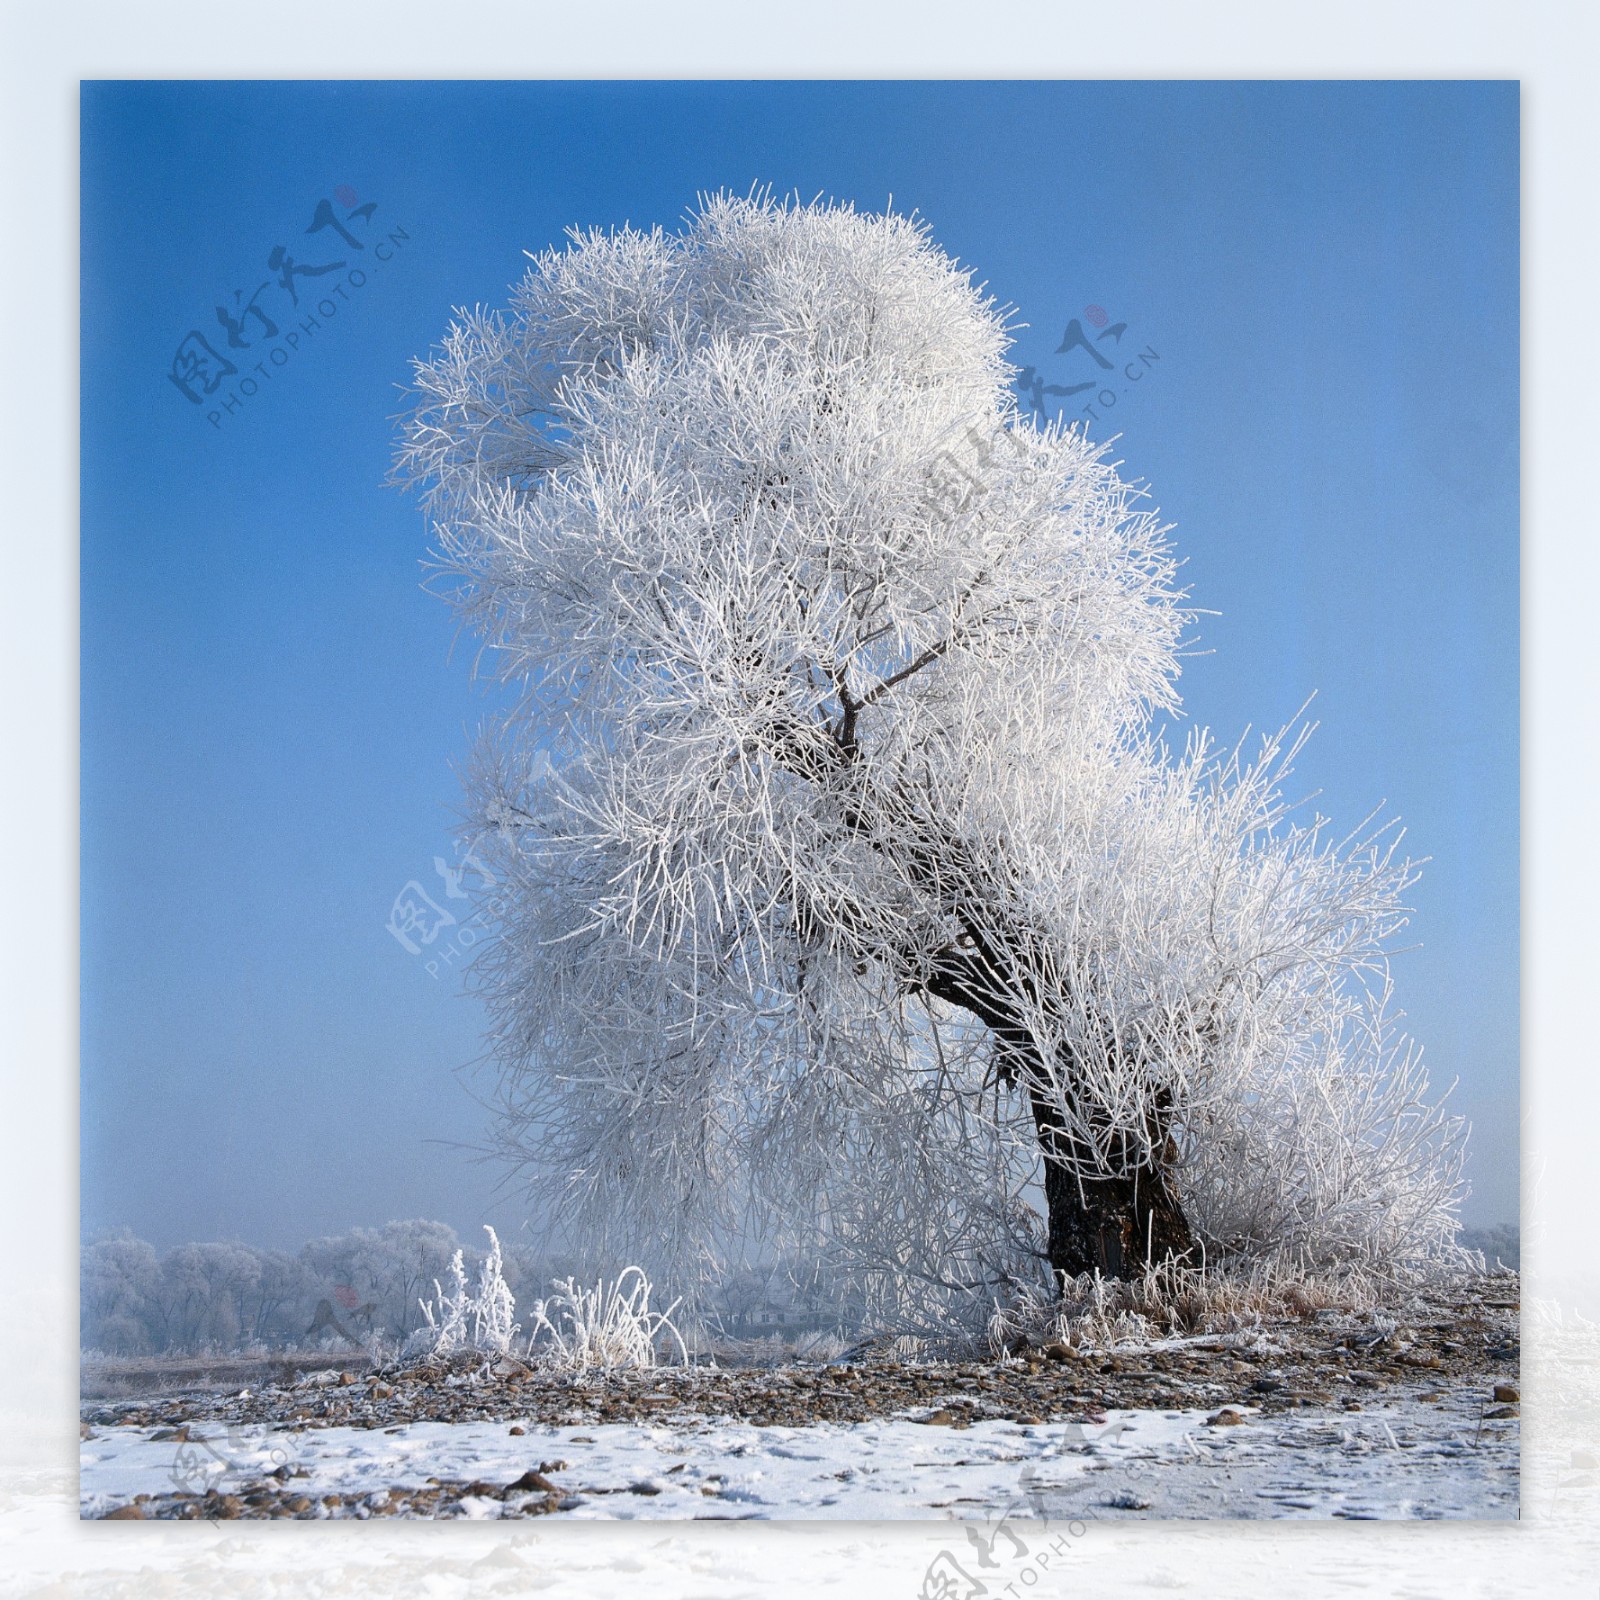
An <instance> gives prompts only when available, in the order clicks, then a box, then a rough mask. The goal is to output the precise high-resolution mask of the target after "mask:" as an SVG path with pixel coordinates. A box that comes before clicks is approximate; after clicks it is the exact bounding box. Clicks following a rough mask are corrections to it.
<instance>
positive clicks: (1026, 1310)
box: [989, 1262, 1400, 1355]
mask: <svg viewBox="0 0 1600 1600" xmlns="http://www.w3.org/2000/svg"><path fill="white" fill-rule="evenodd" d="M1397 1292H1400V1286H1398V1285H1397V1284H1395V1283H1394V1282H1393V1281H1391V1280H1389V1279H1387V1278H1384V1277H1381V1276H1375V1275H1373V1274H1371V1273H1368V1272H1365V1271H1363V1270H1361V1269H1360V1268H1359V1267H1349V1268H1346V1269H1344V1270H1342V1271H1340V1272H1338V1273H1333V1272H1314V1271H1309V1270H1306V1269H1303V1268H1292V1267H1283V1266H1279V1265H1275V1264H1271V1263H1268V1264H1257V1265H1255V1266H1252V1267H1243V1266H1238V1265H1230V1266H1212V1267H1210V1268H1208V1269H1204V1270H1202V1269H1200V1268H1195V1267H1185V1266H1181V1265H1179V1264H1177V1263H1175V1262H1163V1263H1161V1264H1160V1265H1158V1266H1154V1267H1149V1268H1147V1269H1146V1270H1145V1271H1144V1272H1142V1273H1140V1274H1139V1275H1138V1276H1137V1277H1134V1278H1131V1279H1126V1280H1124V1279H1120V1278H1104V1277H1101V1276H1099V1275H1098V1274H1092V1273H1084V1274H1083V1275H1082V1276H1080V1277H1077V1278H1074V1279H1072V1280H1070V1281H1069V1282H1067V1283H1066V1284H1065V1285H1064V1286H1063V1289H1062V1293H1061V1296H1060V1298H1059V1299H1054V1298H1051V1297H1050V1296H1049V1295H1047V1294H1045V1293H1042V1292H1041V1291H1039V1290H1038V1289H1036V1288H1033V1287H1032V1286H1028V1287H1026V1288H1024V1289H1022V1290H1021V1291H1020V1292H1018V1293H1017V1294H1015V1295H1014V1296H1013V1297H1012V1298H1011V1299H1010V1301H1009V1302H1007V1303H1006V1304H1005V1305H997V1306H996V1307H995V1310H994V1313H993V1315H992V1316H991V1317H990V1319H989V1348H990V1350H991V1351H992V1352H993V1353H994V1354H995V1355H1005V1354H1007V1353H1010V1352H1013V1351H1016V1350H1018V1349H1020V1348H1022V1347H1023V1346H1029V1345H1031V1346H1035V1347H1037V1346H1041V1345H1045V1344H1049V1343H1051V1342H1058V1343H1061V1344H1066V1345H1070V1346H1072V1347H1073V1348H1074V1349H1084V1350H1108V1349H1112V1348H1114V1347H1115V1346H1117V1345H1122V1344H1141V1343H1144V1342H1147V1341H1149V1340H1152V1339H1164V1338H1170V1337H1173V1336H1174V1335H1184V1334H1197V1333H1237V1332H1241V1331H1243V1330H1245V1329H1248V1328H1253V1327H1257V1326H1259V1324H1260V1323H1261V1322H1262V1321H1263V1319H1266V1320H1282V1319H1284V1318H1289V1317H1309V1316H1312V1315H1314V1314H1315V1313H1316V1312H1318V1311H1324V1310H1336V1311H1346V1312H1355V1311H1370V1310H1372V1309H1373V1308H1374V1307H1376V1306H1379V1305H1381V1304H1384V1303H1386V1302H1393V1301H1394V1299H1395V1296H1396V1294H1397Z"/></svg>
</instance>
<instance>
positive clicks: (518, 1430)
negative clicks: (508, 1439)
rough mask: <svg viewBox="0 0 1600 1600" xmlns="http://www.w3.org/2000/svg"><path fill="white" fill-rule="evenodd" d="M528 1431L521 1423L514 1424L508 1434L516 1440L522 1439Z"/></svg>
mask: <svg viewBox="0 0 1600 1600" xmlns="http://www.w3.org/2000/svg"><path fill="white" fill-rule="evenodd" d="M527 1431H528V1430H527V1429H526V1428H524V1427H523V1426H522V1424H521V1423H519V1422H513V1423H512V1424H511V1426H510V1428H509V1429H507V1432H509V1433H510V1434H511V1436H512V1437H513V1438H514V1439H520V1438H521V1437H522V1436H523V1435H524V1434H525V1433H526V1432H527Z"/></svg>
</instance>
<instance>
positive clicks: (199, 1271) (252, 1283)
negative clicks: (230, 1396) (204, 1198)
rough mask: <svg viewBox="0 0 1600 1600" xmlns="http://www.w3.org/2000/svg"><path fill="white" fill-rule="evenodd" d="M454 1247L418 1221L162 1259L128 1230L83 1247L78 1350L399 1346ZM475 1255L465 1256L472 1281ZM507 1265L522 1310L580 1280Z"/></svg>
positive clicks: (540, 1260)
mask: <svg viewBox="0 0 1600 1600" xmlns="http://www.w3.org/2000/svg"><path fill="white" fill-rule="evenodd" d="M461 1248H463V1247H462V1242H461V1241H460V1240H459V1239H458V1238H457V1237H456V1234H455V1230H454V1229H453V1228H451V1227H449V1226H448V1225H446V1224H445V1223H442V1222H429V1221H425V1220H423V1219H421V1218H415V1219H412V1220H410V1221H404V1222H389V1223H385V1224H384V1225H383V1226H382V1227H381V1228H352V1229H351V1230H350V1231H349V1232H348V1233H341V1234H336V1235H333V1236H331V1237H329V1238H323V1239H314V1240H312V1241H311V1242H310V1243H308V1244H306V1245H304V1246H302V1247H301V1249H300V1250H299V1251H298V1252H296V1253H293V1254H291V1253H290V1252H288V1251H284V1250H268V1249H262V1248H260V1247H258V1246H256V1245H250V1244H243V1243H240V1242H238V1241H237V1240H232V1241H219V1242H213V1243H204V1244H202V1243H195V1244H180V1245H176V1246H174V1247H173V1248H172V1249H170V1250H168V1251H166V1252H165V1253H164V1254H161V1253H158V1252H157V1251H156V1250H155V1248H154V1247H153V1246H152V1245H150V1244H149V1243H148V1242H146V1241H145V1240H143V1239H139V1238H136V1237H135V1236H134V1235H133V1234H132V1233H131V1232H130V1231H129V1230H127V1229H123V1230H121V1231H120V1232H117V1233H112V1234H107V1235H104V1236H102V1237H100V1238H97V1239H95V1240H94V1241H93V1242H92V1243H90V1244H88V1245H86V1246H85V1247H84V1249H83V1253H82V1258H81V1289H82V1293H81V1300H80V1315H79V1329H80V1336H81V1342H82V1347H83V1348H84V1349H86V1350H99V1351H104V1352H105V1353H106V1354H108V1355H155V1354H163V1353H184V1352H191V1351H196V1352H197V1351H205V1350H236V1349H243V1348H248V1347H252V1346H256V1347H265V1348H268V1349H285V1348H291V1347H295V1346H300V1345H304V1344H306V1343H307V1342H308V1341H310V1342H329V1341H336V1340H338V1339H340V1337H341V1330H342V1333H343V1334H344V1335H348V1337H349V1338H350V1339H352V1340H355V1341H357V1342H360V1341H364V1340H365V1339H366V1338H367V1337H368V1336H371V1335H376V1336H378V1337H380V1338H382V1339H384V1340H386V1341H394V1342H401V1341H403V1340H404V1339H405V1338H406V1336H407V1335H408V1334H410V1333H411V1332H412V1331H413V1330H415V1329H416V1328H418V1327H420V1326H421V1325H422V1322H423V1317H422V1310H421V1307H420V1305H419V1301H420V1300H421V1299H423V1298H424V1297H427V1298H431V1297H432V1296H433V1294H434V1280H435V1279H436V1278H437V1279H441V1280H443V1281H445V1282H446V1283H448V1282H449V1265H450V1258H451V1256H453V1255H454V1254H455V1252H456V1250H457V1249H461ZM480 1254H481V1252H479V1251H477V1250H475V1249H473V1248H471V1247H467V1248H465V1249H464V1256H465V1259H466V1264H467V1270H468V1272H469V1273H475V1272H476V1270H477V1262H478V1257H479V1256H480ZM504 1255H505V1274H506V1280H507V1282H508V1283H510V1285H511V1287H512V1291H513V1292H514V1293H515V1294H516V1295H517V1298H518V1301H519V1303H520V1302H521V1301H522V1300H523V1299H524V1298H534V1297H537V1296H538V1295H540V1294H543V1293H545V1292H547V1291H548V1287H549V1282H550V1279H551V1278H553V1277H560V1276H564V1275H566V1274H567V1273H569V1272H572V1271H574V1270H576V1263H575V1262H572V1261H568V1260H566V1259H564V1258H562V1257H559V1256H545V1255H542V1254H541V1253H539V1252H538V1251H536V1250H534V1249H531V1248H528V1247H526V1246H523V1247H518V1246H516V1245H510V1244H508V1245H506V1246H505V1247H504ZM329 1313H331V1317H330V1315H329ZM319 1324H320V1325H319Z"/></svg>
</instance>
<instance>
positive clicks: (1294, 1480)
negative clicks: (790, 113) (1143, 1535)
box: [80, 1400, 1518, 1521]
mask: <svg viewBox="0 0 1600 1600" xmlns="http://www.w3.org/2000/svg"><path fill="white" fill-rule="evenodd" d="M1480 1411H1481V1407H1480V1408H1479V1411H1474V1410H1472V1409H1471V1408H1470V1407H1469V1406H1468V1405H1467V1404H1466V1403H1465V1402H1461V1403H1457V1404H1452V1403H1451V1402H1449V1401H1448V1400H1447V1401H1446V1402H1445V1403H1444V1404H1437V1403H1422V1402H1418V1401H1415V1400H1396V1401H1393V1402H1388V1403H1382V1404H1374V1405H1373V1406H1371V1407H1370V1408H1369V1409H1366V1410H1363V1411H1359V1412H1349V1411H1302V1412H1298V1413H1292V1414H1287V1415H1278V1416H1274V1417H1271V1418H1267V1417H1262V1416H1260V1415H1258V1414H1252V1413H1250V1412H1249V1411H1248V1410H1243V1411H1242V1413H1241V1414H1242V1415H1243V1416H1244V1419H1245V1420H1244V1421H1242V1422H1240V1423H1236V1424H1231V1425H1215V1424H1212V1423H1209V1422H1208V1420H1207V1419H1208V1415H1212V1416H1214V1415H1216V1414H1215V1413H1209V1414H1208V1413H1207V1412H1205V1411H1166V1412H1162V1411H1113V1412H1109V1413H1107V1414H1106V1420H1105V1421H1104V1423H1083V1424H1078V1423H1072V1424H1048V1425H1047V1424H1038V1425H1025V1424H1018V1423H1014V1422H997V1421H985V1422H977V1423H974V1424H972V1425H971V1426H969V1427H965V1428H959V1429H958V1428H951V1427H948V1426H937V1425H935V1426H930V1425H928V1424H926V1423H922V1422H916V1421H910V1420H905V1419H899V1418H896V1419H883V1420H872V1421H867V1422H860V1423H844V1424H841V1423H818V1424H814V1425H812V1426H810V1427H803V1428H800V1427H765V1428H758V1427H753V1426H750V1425H748V1424H745V1423H739V1422H732V1421H725V1420H715V1419H708V1418H703V1417H683V1418H680V1419H676V1420H673V1421H671V1422H666V1421H663V1422H662V1423H659V1424H652V1425H638V1424H588V1425H585V1426H573V1427H552V1426H537V1425H534V1424H532V1423H528V1424H514V1425H515V1426H519V1427H524V1428H525V1431H524V1432H521V1433H517V1434H513V1433H511V1432H510V1427H509V1426H508V1424H507V1423H506V1422H502V1421H497V1422H460V1423H443V1422H412V1423H407V1424H404V1425H401V1426H398V1427H393V1428H389V1429H381V1430H380V1429H366V1428H351V1427H329V1428H307V1429H304V1430H302V1431H284V1430H276V1431H274V1430H270V1429H265V1428H261V1427H244V1426H238V1427H234V1428H233V1429H231V1430H224V1428H223V1427H222V1426H221V1425H220V1424H208V1425H199V1426H196V1427H195V1429H194V1430H193V1432H192V1434H191V1437H190V1439H189V1440H188V1441H178V1442H175V1441H174V1440H173V1439H171V1438H170V1437H166V1438H163V1439H156V1438H153V1437H152V1435H153V1434H154V1433H155V1432H158V1431H163V1430H155V1429H150V1428H141V1427H111V1428H102V1429H97V1430H95V1432H94V1435H93V1437H91V1438H90V1439H87V1440H85V1441H84V1442H83V1444H82V1446H81V1479H80V1495H81V1501H80V1508H81V1511H82V1514H83V1515H84V1516H86V1517H99V1516H103V1515H104V1514H105V1513H106V1512H107V1511H109V1510H112V1509H114V1508H115V1507H117V1506H119V1505H123V1504H126V1503H128V1502H129V1501H131V1500H132V1498H133V1497H134V1496H135V1495H137V1494H146V1495H151V1496H169V1495H172V1494H173V1493H174V1492H175V1490H177V1489H179V1488H187V1489H189V1490H191V1491H193V1490H195V1489H202V1490H203V1489H204V1488H206V1487H211V1486H213V1485H214V1486H215V1487H216V1488H217V1489H218V1490H219V1491H220V1492H224V1493H226V1492H233V1493H242V1492H247V1491H248V1488H249V1486H250V1485H252V1484H260V1483H262V1482H265V1483H267V1484H269V1485H271V1486H272V1488H273V1489H274V1491H277V1490H278V1489H279V1487H280V1482H279V1480H278V1479H275V1478H271V1477H268V1476H267V1475H268V1474H270V1473H272V1472H273V1471H274V1469H282V1468H286V1469H287V1470H288V1472H289V1473H290V1474H292V1476H289V1477H287V1478H286V1479H284V1480H283V1481H282V1484H281V1489H282V1491H283V1492H284V1493H285V1494H288V1495H290V1496H292V1497H293V1498H294V1499H296V1500H297V1501H300V1500H301V1499H302V1497H303V1499H304V1501H308V1502H309V1505H308V1506H307V1505H304V1504H302V1505H301V1506H300V1508H299V1509H300V1514H301V1515H316V1516H319V1517H320V1516H329V1515H339V1516H352V1515H353V1516H356V1517H371V1516H374V1515H385V1514H389V1515H392V1514H393V1513H394V1512H395V1510H397V1509H398V1510H401V1512H402V1514H405V1513H406V1512H408V1511H409V1512H410V1514H416V1511H415V1508H413V1507H410V1506H407V1505H404V1504H389V1505H386V1502H389V1501H390V1500H391V1491H397V1493H396V1494H395V1496H394V1499H395V1500H396V1501H397V1502H398V1501H399V1500H400V1495H399V1493H398V1491H408V1492H409V1491H415V1490H419V1489H426V1488H427V1487H428V1486H429V1485H430V1484H431V1485H437V1484H438V1483H439V1482H441V1481H442V1482H444V1483H446V1484H455V1485H467V1484H473V1485H478V1486H480V1488H479V1492H477V1493H470V1492H462V1491H461V1490H460V1489H459V1488H458V1489H454V1490H447V1491H446V1493H445V1494H444V1495H443V1496H442V1497H441V1498H440V1500H439V1501H438V1502H437V1510H438V1511H439V1512H441V1513H442V1514H445V1515H451V1516H465V1517H473V1518H498V1517H501V1516H504V1515H507V1514H515V1513H516V1512H517V1510H518V1508H519V1506H520V1505H521V1504H522V1503H523V1502H524V1501H525V1500H527V1499H529V1498H530V1497H531V1498H537V1499H539V1500H542V1499H543V1495H542V1494H540V1495H538V1496H534V1495H533V1491H532V1490H528V1491H524V1493H523V1494H521V1495H518V1494H511V1495H507V1496H502V1494H501V1493H491V1492H489V1488H490V1486H492V1487H493V1488H494V1489H495V1490H498V1491H503V1490H504V1487H505V1486H506V1485H509V1484H512V1483H514V1482H515V1481H516V1480H518V1479H519V1478H521V1476H522V1475H523V1474H524V1473H525V1472H527V1471H528V1470H529V1469H530V1468H531V1469H539V1468H540V1467H541V1466H544V1467H545V1468H546V1471H547V1475H548V1477H549V1479H550V1481H551V1482H552V1483H554V1485H555V1486H556V1489H557V1491H558V1492H559V1493H560V1495H561V1499H560V1502H559V1503H560V1510H559V1512H558V1513H557V1515H559V1516H562V1517H567V1518H572V1519H574V1520H590V1519H615V1518H620V1519H626V1520H643V1519H653V1520H660V1519H689V1518H703V1517H735V1518H777V1519H787V1518H841V1519H848V1520H852V1521H863V1520H881V1519H888V1518H939V1517H947V1518H948V1517H959V1518H973V1519H978V1520H984V1519H993V1518H998V1517H1000V1516H1003V1515H1004V1514H1005V1513H1007V1512H1008V1511H1009V1512H1010V1513H1012V1514H1013V1515H1014V1516H1017V1517H1021V1518H1036V1517H1048V1518H1050V1519H1051V1520H1070V1519H1083V1520H1090V1519H1107V1518H1130V1517H1132V1518H1264V1517H1288V1518H1328V1517H1358V1518H1374V1517H1376V1518H1401V1519H1410V1518H1514V1517H1516V1516H1517V1514H1518V1474H1517V1465H1518V1460H1517V1452H1518V1444H1517V1432H1518V1430H1517V1424H1516V1422H1515V1420H1511V1421H1498V1422H1483V1421H1481V1420H1480V1414H1479V1412H1480ZM165 1431H166V1432H167V1433H169V1434H170V1430H165ZM554 1463H561V1464H560V1465H554ZM325 1496H336V1497H337V1500H336V1501H335V1502H334V1503H332V1504H329V1503H326V1502H325V1501H324V1497H325Z"/></svg>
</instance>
